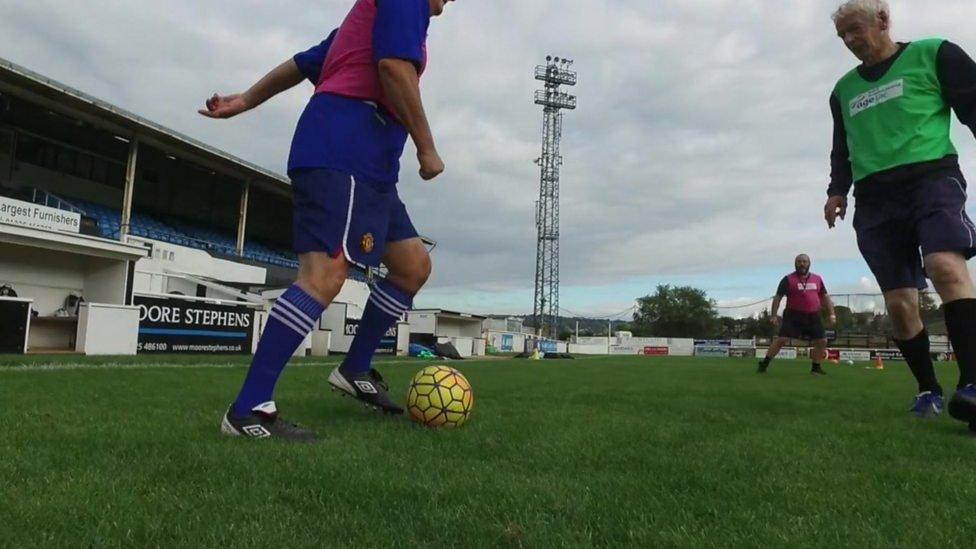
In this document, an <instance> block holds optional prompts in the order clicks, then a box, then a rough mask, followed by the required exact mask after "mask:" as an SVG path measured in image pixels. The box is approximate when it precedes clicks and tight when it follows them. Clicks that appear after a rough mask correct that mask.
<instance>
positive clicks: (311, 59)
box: [288, 0, 430, 183]
mask: <svg viewBox="0 0 976 549" xmlns="http://www.w3.org/2000/svg"><path fill="white" fill-rule="evenodd" d="M429 24H430V4H429V3H428V1H427V0H357V2H356V4H355V5H354V6H353V8H352V10H351V11H350V12H349V15H347V16H346V19H345V20H344V21H343V23H342V25H341V26H340V27H339V28H338V29H337V30H336V31H333V33H332V34H331V35H330V36H329V38H328V39H326V40H325V41H323V42H322V43H321V44H319V45H317V46H315V47H313V48H311V49H309V50H308V51H305V52H302V53H299V54H297V55H296V56H295V63H296V64H297V65H298V67H299V69H300V70H301V71H302V73H303V74H304V75H305V76H306V78H308V79H309V80H310V81H311V82H312V83H314V84H315V86H316V88H315V95H313V96H312V99H311V100H310V101H309V103H308V106H306V108H305V111H304V112H303V113H302V116H301V118H300V119H299V121H298V126H297V128H296V130H295V136H294V138H293V139H292V147H291V154H290V155H289V159H288V171H289V173H292V172H293V171H295V170H301V169H311V168H331V169H334V170H339V171H343V172H347V173H350V174H353V175H356V176H358V177H360V178H365V179H369V180H373V181H375V182H377V183H396V181H397V179H398V176H399V171H400V156H401V155H402V154H403V148H404V145H405V144H406V141H407V131H406V128H404V127H403V125H402V124H400V122H399V121H398V120H397V118H396V116H395V115H394V114H393V107H392V105H391V104H390V101H389V99H388V98H387V97H386V94H385V93H384V91H383V88H382V86H381V85H380V80H379V73H378V70H377V66H378V63H379V61H380V60H381V59H389V58H395V59H404V60H407V61H410V62H412V63H413V64H414V65H415V66H416V67H417V71H418V74H419V73H422V72H423V69H424V68H425V66H426V62H427V52H426V39H427V29H428V26H429Z"/></svg>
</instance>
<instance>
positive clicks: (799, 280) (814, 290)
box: [759, 254, 837, 376]
mask: <svg viewBox="0 0 976 549" xmlns="http://www.w3.org/2000/svg"><path fill="white" fill-rule="evenodd" d="M795 267H796V270H795V271H794V272H792V273H790V274H788V275H786V276H785V277H783V280H781V281H780V283H779V289H777V290H776V297H775V298H773V310H772V314H773V325H774V326H779V327H780V330H779V336H778V337H777V338H776V341H774V342H773V344H772V345H771V346H770V347H769V352H767V353H766V358H764V359H763V360H762V361H761V362H760V363H759V373H760V374H764V373H766V370H767V369H768V368H769V363H770V362H772V361H773V359H774V358H776V355H777V354H779V351H780V349H782V348H783V346H784V345H786V342H787V340H789V339H806V340H807V341H810V342H811V343H813V351H812V352H811V353H810V358H811V360H812V362H813V367H812V368H811V370H810V373H812V374H814V375H821V376H822V375H826V372H824V371H823V369H822V368H821V367H820V361H822V360H823V359H824V358H825V356H826V353H827V331H826V330H825V329H824V325H823V321H822V320H821V319H820V310H821V309H822V308H823V307H824V306H826V307H827V311H828V312H829V313H830V323H831V325H833V324H834V323H835V322H837V316H836V315H835V313H834V302H833V301H831V300H830V295H828V294H827V287H826V286H825V285H824V282H823V278H821V277H820V275H818V274H814V273H811V272H810V257H809V256H807V255H806V254H802V255H798V256H797V257H796V262H795ZM784 297H786V311H785V312H784V313H783V318H782V320H781V319H780V317H779V305H780V302H782V300H783V298H784Z"/></svg>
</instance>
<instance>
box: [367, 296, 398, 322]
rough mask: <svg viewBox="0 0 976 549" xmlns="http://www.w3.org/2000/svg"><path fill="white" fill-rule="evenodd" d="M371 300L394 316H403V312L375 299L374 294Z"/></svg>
mask: <svg viewBox="0 0 976 549" xmlns="http://www.w3.org/2000/svg"><path fill="white" fill-rule="evenodd" d="M369 302H370V303H372V304H373V305H376V306H377V307H378V308H379V309H380V310H381V311H383V312H384V313H386V314H388V315H390V316H392V317H393V318H400V317H402V316H403V313H402V312H397V311H396V310H395V309H391V308H390V307H389V306H388V305H386V304H384V303H383V302H381V301H379V300H377V299H374V298H373V296H370V298H369Z"/></svg>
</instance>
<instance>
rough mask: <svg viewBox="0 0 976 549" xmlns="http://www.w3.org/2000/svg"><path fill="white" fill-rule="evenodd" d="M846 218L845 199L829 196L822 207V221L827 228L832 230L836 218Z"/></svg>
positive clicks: (844, 197) (835, 223) (843, 197)
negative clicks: (825, 223) (825, 221)
mask: <svg viewBox="0 0 976 549" xmlns="http://www.w3.org/2000/svg"><path fill="white" fill-rule="evenodd" d="M838 217H839V218H841V219H844V218H845V217H847V197H846V196H831V197H830V198H828V199H827V204H826V205H825V206H824V219H826V220H827V227H829V228H831V229H833V228H834V227H835V226H836V225H837V218H838Z"/></svg>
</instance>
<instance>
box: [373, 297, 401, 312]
mask: <svg viewBox="0 0 976 549" xmlns="http://www.w3.org/2000/svg"><path fill="white" fill-rule="evenodd" d="M369 299H370V301H372V302H373V303H376V304H377V305H381V306H383V309H384V310H387V311H396V312H398V313H399V314H403V313H404V311H406V310H407V308H406V307H404V306H402V305H400V304H399V303H395V302H394V303H390V301H389V300H387V299H386V298H384V297H383V296H381V295H380V294H377V293H370V294H369ZM391 314H392V313H391Z"/></svg>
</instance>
